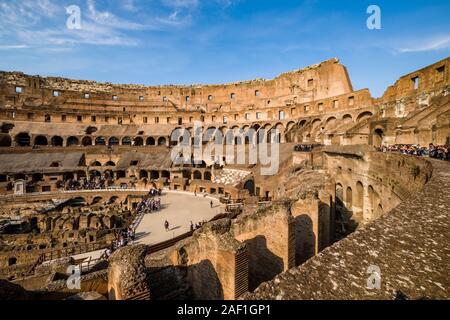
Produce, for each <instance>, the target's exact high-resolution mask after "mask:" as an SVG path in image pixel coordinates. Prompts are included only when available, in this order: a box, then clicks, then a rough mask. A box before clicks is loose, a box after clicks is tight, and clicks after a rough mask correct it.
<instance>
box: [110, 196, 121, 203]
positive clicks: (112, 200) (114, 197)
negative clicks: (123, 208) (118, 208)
mask: <svg viewBox="0 0 450 320" xmlns="http://www.w3.org/2000/svg"><path fill="white" fill-rule="evenodd" d="M117 200H119V197H117V196H112V197H111V199H109V201H108V203H109V204H113V203H116V202H117Z"/></svg>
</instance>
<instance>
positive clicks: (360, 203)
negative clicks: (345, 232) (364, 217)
mask: <svg viewBox="0 0 450 320" xmlns="http://www.w3.org/2000/svg"><path fill="white" fill-rule="evenodd" d="M353 207H354V208H355V209H356V210H357V211H359V212H363V211H364V186H363V184H362V183H361V182H360V181H358V182H357V183H356V198H355V204H354V205H353Z"/></svg>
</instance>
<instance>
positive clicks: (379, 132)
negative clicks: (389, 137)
mask: <svg viewBox="0 0 450 320" xmlns="http://www.w3.org/2000/svg"><path fill="white" fill-rule="evenodd" d="M383 140H384V131H383V129H382V128H377V129H375V130H374V131H373V135H372V145H373V146H376V147H379V146H381V145H382V144H383Z"/></svg>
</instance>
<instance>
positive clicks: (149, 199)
mask: <svg viewBox="0 0 450 320" xmlns="http://www.w3.org/2000/svg"><path fill="white" fill-rule="evenodd" d="M160 197H161V190H159V189H151V190H150V192H149V193H148V195H147V196H146V197H144V199H143V200H142V201H141V202H140V203H139V204H138V205H137V207H136V211H137V213H138V214H142V213H143V214H146V213H153V212H155V211H159V210H161V198H160Z"/></svg>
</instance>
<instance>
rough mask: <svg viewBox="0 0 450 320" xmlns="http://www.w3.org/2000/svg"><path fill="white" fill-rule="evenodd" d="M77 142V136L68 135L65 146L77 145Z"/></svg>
mask: <svg viewBox="0 0 450 320" xmlns="http://www.w3.org/2000/svg"><path fill="white" fill-rule="evenodd" d="M78 144H79V141H78V138H77V137H69V138H68V139H67V146H68V147H70V146H77V145H78Z"/></svg>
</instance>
